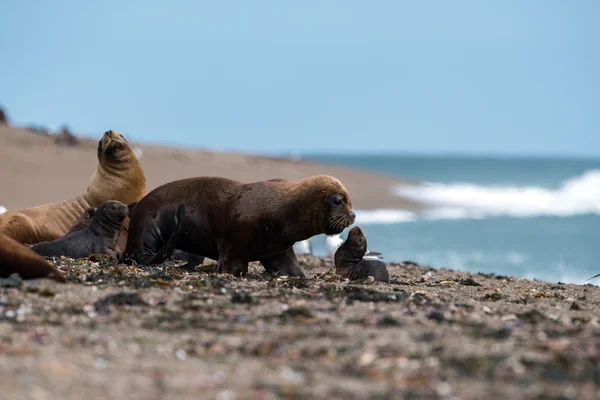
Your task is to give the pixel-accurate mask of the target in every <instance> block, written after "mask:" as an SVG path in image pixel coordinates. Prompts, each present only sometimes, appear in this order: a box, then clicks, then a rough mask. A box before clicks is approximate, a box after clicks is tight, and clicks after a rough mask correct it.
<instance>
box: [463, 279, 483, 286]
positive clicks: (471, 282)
mask: <svg viewBox="0 0 600 400" xmlns="http://www.w3.org/2000/svg"><path fill="white" fill-rule="evenodd" d="M460 284H461V285H464V286H481V284H480V283H478V282H475V281H474V280H473V278H471V277H468V278H467V279H462V280H461V281H460Z"/></svg>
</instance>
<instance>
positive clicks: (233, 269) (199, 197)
mask: <svg viewBox="0 0 600 400" xmlns="http://www.w3.org/2000/svg"><path fill="white" fill-rule="evenodd" d="M182 205H183V206H184V207H185V218H184V220H183V222H182V221H181V219H180V218H179V219H178V218H177V217H176V216H177V214H178V211H177V209H178V208H179V207H180V206H182ZM354 219H355V215H354V212H352V202H351V200H350V196H349V195H348V192H347V190H346V188H345V187H344V185H342V183H341V182H340V181H339V180H337V179H335V178H333V177H330V176H324V175H320V176H313V177H309V178H305V179H302V180H300V181H298V182H293V181H287V180H283V179H272V180H268V181H261V182H253V183H241V182H238V181H234V180H231V179H225V178H217V177H199V178H189V179H182V180H178V181H174V182H170V183H167V184H165V185H162V186H159V187H158V188H156V189H154V190H153V191H151V192H150V193H148V194H147V195H146V196H145V197H144V198H143V199H142V200H140V201H139V202H138V204H137V206H136V208H135V210H134V211H133V214H132V216H131V222H130V224H129V237H128V240H127V247H126V249H125V254H124V260H134V261H136V262H138V263H139V264H142V265H148V264H149V263H150V262H156V261H160V260H159V259H157V254H161V253H162V256H164V255H165V254H168V252H169V249H168V248H167V249H166V250H165V245H166V244H167V243H168V242H169V240H170V238H171V236H172V235H179V237H178V239H177V241H176V243H175V248H176V249H179V250H183V251H185V252H189V253H192V254H198V255H201V256H205V257H208V258H211V259H213V260H218V267H217V270H218V271H219V272H222V273H228V274H233V275H236V276H239V275H240V274H245V273H246V272H247V271H248V262H250V261H260V262H261V263H262V265H263V266H264V267H265V269H266V270H267V271H270V272H275V271H277V272H278V273H279V274H280V275H291V276H304V273H303V272H302V270H301V269H300V266H299V263H298V259H297V258H296V255H295V254H294V250H293V248H292V246H293V244H294V243H295V242H299V241H301V240H305V239H308V238H309V237H312V236H315V235H318V234H321V233H326V234H331V233H338V232H342V231H343V230H344V228H346V227H347V226H349V225H351V224H352V223H353V222H354ZM180 224H182V225H183V226H182V227H181V226H180Z"/></svg>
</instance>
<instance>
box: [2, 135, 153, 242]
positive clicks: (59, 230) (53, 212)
mask: <svg viewBox="0 0 600 400" xmlns="http://www.w3.org/2000/svg"><path fill="white" fill-rule="evenodd" d="M97 153H98V166H97V168H96V172H95V173H94V175H93V176H92V178H91V181H90V183H89V185H88V188H87V190H86V191H85V193H84V194H82V195H80V196H77V197H75V198H73V199H70V200H65V201H62V202H59V203H51V204H45V205H42V206H39V207H34V208H28V209H25V210H20V211H15V212H7V213H4V214H2V215H0V233H2V234H5V235H7V236H9V237H11V238H13V239H15V240H16V241H18V242H20V243H24V244H34V243H39V242H44V241H52V240H56V239H58V238H59V237H61V236H64V235H65V234H66V233H67V232H68V231H69V228H70V227H71V226H72V225H73V223H74V222H75V221H77V218H78V217H79V216H80V215H81V214H82V213H83V212H84V211H85V210H86V209H88V208H90V207H98V206H99V205H100V204H102V203H104V202H105V201H107V200H117V201H120V202H122V203H124V204H129V203H133V202H136V201H138V200H139V199H141V198H142V197H143V196H144V194H145V193H146V177H145V176H144V172H143V170H142V166H141V165H140V163H139V161H138V159H137V157H136V155H135V154H134V152H133V150H132V148H131V146H130V145H129V143H128V142H127V140H125V138H124V137H123V136H122V135H121V134H120V133H118V132H115V131H108V132H106V133H105V134H104V135H103V136H102V139H100V141H99V142H98V151H97Z"/></svg>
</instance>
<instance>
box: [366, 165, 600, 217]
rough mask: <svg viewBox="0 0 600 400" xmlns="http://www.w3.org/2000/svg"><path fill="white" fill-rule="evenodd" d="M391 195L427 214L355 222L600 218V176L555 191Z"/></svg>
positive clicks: (418, 190)
mask: <svg viewBox="0 0 600 400" xmlns="http://www.w3.org/2000/svg"><path fill="white" fill-rule="evenodd" d="M395 192H396V194H398V195H399V196H401V197H405V198H409V199H411V200H415V201H418V202H421V203H423V204H425V205H427V206H429V207H430V208H429V209H428V210H427V211H424V212H422V213H418V214H417V213H413V212H409V211H404V210H390V209H379V210H369V211H365V210H358V211H357V221H359V222H360V223H363V224H394V223H402V222H412V221H416V220H419V219H425V220H438V219H465V218H476V219H479V218H486V217H495V216H509V217H515V218H529V217H539V216H558V217H567V216H574V215H583V214H598V215H600V170H589V171H586V172H585V173H584V174H582V175H579V176H575V177H573V178H571V179H568V180H566V181H564V182H563V183H562V184H561V185H560V186H559V187H558V188H557V189H549V188H544V187H540V186H504V187H494V186H482V185H474V184H471V183H424V184H423V185H416V186H401V187H397V188H396V189H395Z"/></svg>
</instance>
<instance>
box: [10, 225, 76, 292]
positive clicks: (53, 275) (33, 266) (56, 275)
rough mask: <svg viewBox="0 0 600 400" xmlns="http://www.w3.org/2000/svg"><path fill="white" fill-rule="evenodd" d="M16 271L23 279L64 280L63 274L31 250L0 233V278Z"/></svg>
mask: <svg viewBox="0 0 600 400" xmlns="http://www.w3.org/2000/svg"><path fill="white" fill-rule="evenodd" d="M14 273H17V274H19V276H20V277H21V278H23V279H36V278H48V279H53V280H55V281H58V282H65V281H66V279H65V277H64V275H63V274H62V273H61V272H60V271H59V270H58V269H56V268H54V267H53V266H52V265H50V264H49V263H48V262H47V261H46V260H44V259H43V258H42V257H40V256H39V255H38V254H36V253H35V252H34V251H33V250H31V249H29V248H27V247H26V246H23V245H22V244H21V243H19V242H17V241H16V240H14V239H11V238H9V237H8V236H5V235H0V278H7V277H8V276H10V275H11V274H14Z"/></svg>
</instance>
